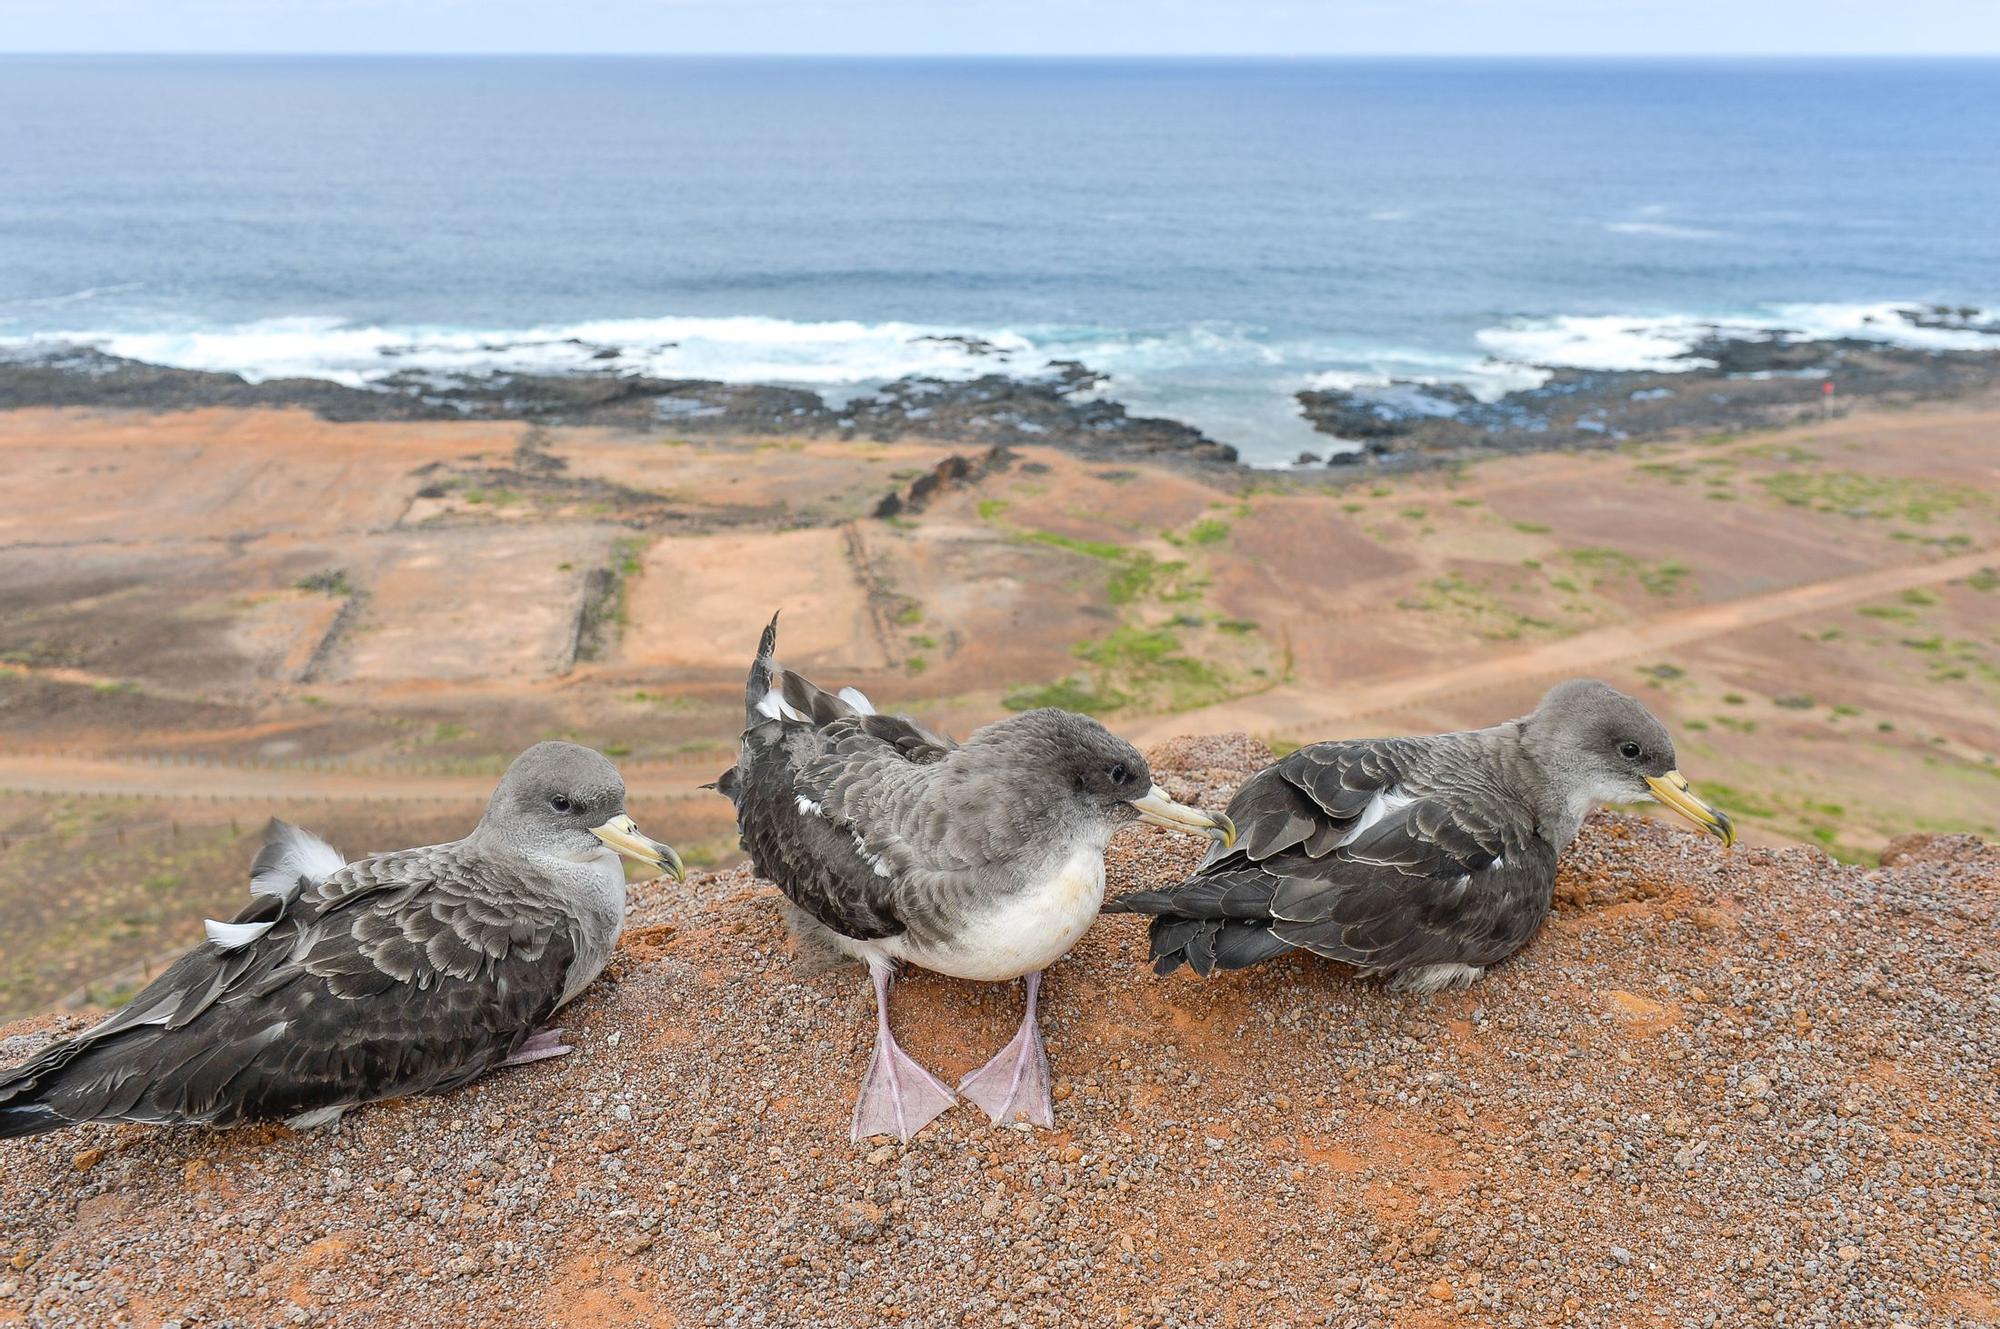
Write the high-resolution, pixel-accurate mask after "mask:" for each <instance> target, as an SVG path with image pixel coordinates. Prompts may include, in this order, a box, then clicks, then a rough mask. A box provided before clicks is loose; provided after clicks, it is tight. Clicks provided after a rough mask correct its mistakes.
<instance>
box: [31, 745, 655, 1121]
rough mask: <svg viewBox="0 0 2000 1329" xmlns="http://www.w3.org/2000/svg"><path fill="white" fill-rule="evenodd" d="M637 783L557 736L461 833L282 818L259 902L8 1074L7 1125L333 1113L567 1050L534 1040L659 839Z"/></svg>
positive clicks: (520, 761) (600, 945) (531, 755)
mask: <svg viewBox="0 0 2000 1329" xmlns="http://www.w3.org/2000/svg"><path fill="white" fill-rule="evenodd" d="M624 800H625V788H624V784H623V782H622V781H621V780H620V779H619V777H618V772H617V770H616V769H615V768H614V767H613V766H612V765H611V763H610V762H608V761H606V760H605V759H604V758H603V757H601V756H599V755H598V754H597V753H595V752H592V751H590V750H589V749H587V748H581V747H578V746H576V745H575V744H570V743H542V744H538V745H536V746H535V747H532V748H530V749H528V751H527V752H525V753H523V754H522V755H521V756H520V757H519V758H517V759H516V760H515V762H514V764H513V765H512V766H511V767H509V768H508V771H507V774H506V776H505V778H504V779H503V780H502V781H501V782H500V786H499V788H498V789H496V790H495V791H494V794H493V797H492V800H491V802H490V803H489V804H488V807H487V811H486V815H485V816H484V818H482V819H481V821H480V823H479V826H478V827H477V828H476V829H475V830H474V831H473V832H472V834H471V835H469V836H467V837H466V838H465V839H463V840H459V841H455V842H453V843H451V844H442V845H432V846H429V847H427V848H421V849H405V850H402V851H400V852H396V853H390V854H382V855H378V856H376V857H373V858H367V859H363V860H361V861H360V862H356V863H350V864H345V865H343V864H342V862H341V860H340V856H339V855H338V854H335V853H334V852H333V851H332V850H331V849H329V848H328V847H327V846H326V845H325V844H324V843H322V842H321V841H319V840H317V839H315V838H314V837H312V836H310V835H307V834H306V833H305V832H303V831H300V830H299V829H298V828H296V827H294V826H290V825H287V824H286V823H284V822H280V821H274V822H272V823H271V826H270V828H269V830H268V831H267V832H266V836H265V845H264V848H263V849H262V851H261V852H260V853H259V854H258V855H257V860H256V863H255V865H254V866H253V868H252V890H253V898H252V900H251V903H250V905H249V906H248V907H247V908H245V909H244V910H243V912H242V913H240V914H238V915H237V916H236V918H235V919H234V920H233V921H232V922H230V923H227V924H220V923H211V924H210V925H209V933H210V940H209V941H207V942H205V943H203V944H202V945H200V946H198V947H196V948H195V949H194V950H192V951H190V952H188V953H187V954H186V955H184V956H182V957H181V958H180V959H179V960H178V961H176V962H175V964H174V965H173V966H172V967H171V968H170V969H168V970H167V971H166V972H165V973H164V974H162V975H161V976H160V977H159V978H157V979H155V980H154V981H153V982H152V983H150V984H148V985H147V987H146V988H145V989H144V990H143V991H142V992H140V993H139V995H138V996H136V997H134V998H133V999H132V1001H131V1002H130V1003H129V1004H127V1005H126V1006H125V1007H124V1008H123V1009H121V1010H119V1011H118V1012H116V1013H115V1014H113V1015H112V1016H111V1017H110V1018H109V1019H106V1020H105V1021H103V1022H102V1023H101V1024H99V1025H97V1026H95V1027H94V1028H92V1029H90V1030H88V1031H86V1032H84V1033H83V1034H80V1035H78V1036H77V1037H75V1038H72V1039H68V1040H65V1041H64V1042H61V1043H58V1044H56V1045H54V1046H52V1047H50V1048H48V1049H47V1050H45V1051H44V1052H43V1053H42V1054H41V1055H40V1056H38V1057H36V1058H35V1059H34V1060H33V1061H31V1062H29V1063H28V1064H27V1065H25V1066H22V1067H19V1068H17V1069H15V1070H13V1071H11V1072H7V1073H5V1074H4V1075H0V1136H8V1135H27V1134H34V1133H36V1132H38V1131H43V1130H53V1129H55V1128H57V1127H60V1126H64V1125H69V1124H71V1123H74V1122H80V1121H92V1120H116V1121H147V1122H195V1123H202V1124H207V1125H215V1126H226V1125H231V1124H233V1123H236V1122H240V1121H248V1120H258V1119H274V1118H277V1119H292V1120H300V1119H303V1120H304V1121H306V1122H318V1121H322V1120H329V1119H331V1118H333V1117H337V1116H338V1114H339V1113H340V1112H341V1111H342V1110H344V1109H346V1108H348V1107H352V1106H354V1105H356V1104H359V1103H365V1102H372V1101H376V1100H379V1099H384V1098H398V1097H404V1096H407V1095H411V1094H422V1093H432V1092H436V1091H439V1090H444V1089H450V1088H454V1087H456V1086H458V1085H461V1084H464V1083H466V1082H467V1081H470V1080H472V1079H475V1078H477V1077H478V1076H480V1075H483V1074H485V1073H486V1072H487V1071H489V1070H491V1069H493V1068H494V1067H496V1066H499V1065H502V1064H503V1063H505V1062H507V1061H508V1060H509V1058H510V1057H512V1058H517V1059H518V1058H519V1057H520V1056H521V1054H523V1052H524V1050H525V1051H526V1053H527V1055H528V1056H540V1055H553V1054H554V1052H555V1051H556V1050H557V1049H556V1047H555V1045H554V1044H553V1042H552V1040H549V1039H542V1040H541V1041H538V1042H535V1043H533V1044H532V1045H531V1044H530V1037H531V1035H533V1034H534V1032H535V1030H536V1028H537V1026H538V1025H540V1024H541V1022H542V1021H544V1020H546V1019H547V1018H548V1017H549V1016H550V1015H551V1014H553V1013H554V1012H555V1011H556V1010H557V1008H559V1007H560V1006H561V1005H562V1004H563V1003H564V1002H566V1001H568V1000H569V999H570V998H571V997H573V996H575V995H576V993H577V992H578V991H580V990H581V989H582V988H583V986H584V985H585V984H586V983H588V982H589V981H590V980H591V979H592V978H594V977H596V975H597V973H598V971H599V970H600V969H602V968H603V966H604V962H605V961H606V959H608V958H609V956H610V953H611V947H612V944H613V942H614V941H615V940H616V938H617V935H618V930H619V927H620V924H621V922H622V920H623V915H624V872H623V869H622V867H620V865H619V861H618V858H617V853H614V849H613V842H614V841H619V842H620V843H619V844H618V852H625V853H631V854H633V855H634V856H643V855H645V854H646V853H647V850H646V848H645V847H646V846H649V845H651V842H647V841H643V840H641V839H640V838H639V837H637V836H636V834H635V833H634V832H633V829H632V828H631V827H630V821H629V819H626V818H625V817H624ZM607 828H608V829H607ZM628 841H629V843H628ZM651 849H652V850H653V851H655V852H652V853H651V854H650V856H649V857H648V861H651V862H654V863H656V864H660V865H663V866H664V865H672V866H675V867H677V866H678V860H677V859H675V858H674V857H673V855H672V853H671V851H670V850H667V849H666V847H665V846H651Z"/></svg>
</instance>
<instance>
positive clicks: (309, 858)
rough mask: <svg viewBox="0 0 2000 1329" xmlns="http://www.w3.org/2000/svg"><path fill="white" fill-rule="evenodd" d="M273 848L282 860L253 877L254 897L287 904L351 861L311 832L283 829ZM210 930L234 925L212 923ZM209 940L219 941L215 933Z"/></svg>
mask: <svg viewBox="0 0 2000 1329" xmlns="http://www.w3.org/2000/svg"><path fill="white" fill-rule="evenodd" d="M271 847H275V848H276V849H277V850H278V856H277V858H276V859H274V860H273V861H272V862H270V863H268V864H266V865H265V866H264V867H263V869H262V870H260V871H258V872H257V873H255V874H254V875H252V876H251V878H250V893H251V894H252V895H275V896H277V897H278V898H279V899H280V900H283V901H284V902H285V903H286V904H290V903H291V902H292V901H293V900H296V899H298V898H299V891H300V890H301V889H302V888H304V887H306V886H317V885H319V884H320V883H321V882H323V881H325V880H326V879H327V878H328V877H331V876H332V875H333V874H334V873H336V872H338V871H340V870H341V869H342V868H344V867H346V866H347V860H346V859H344V858H342V857H341V856H340V851H339V850H337V849H335V848H334V847H333V846H332V845H330V844H328V843H327V842H326V841H324V840H322V839H320V838H319V837H318V836H317V835H314V834H313V833H312V832H311V831H302V830H300V829H299V828H298V827H296V826H285V827H283V828H281V829H280V831H279V832H278V835H277V837H276V838H274V839H272V841H271V842H270V844H269V845H267V846H266V848H271ZM209 926H210V927H211V928H215V927H223V926H233V925H226V924H219V923H211V924H210V925H209ZM245 926H249V925H248V924H246V925H245ZM264 926H266V927H268V926H270V925H269V924H265V925H264ZM209 936H210V938H211V939H212V940H213V939H215V934H214V933H213V932H212V931H211V932H210V933H209ZM238 944H239V945H240V944H241V943H238Z"/></svg>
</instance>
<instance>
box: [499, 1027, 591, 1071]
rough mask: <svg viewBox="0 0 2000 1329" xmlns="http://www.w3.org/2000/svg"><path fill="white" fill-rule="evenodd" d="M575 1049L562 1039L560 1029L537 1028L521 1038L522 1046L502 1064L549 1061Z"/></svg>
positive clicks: (517, 1064)
mask: <svg viewBox="0 0 2000 1329" xmlns="http://www.w3.org/2000/svg"><path fill="white" fill-rule="evenodd" d="M572 1050H573V1049H571V1047H570V1046H569V1044H567V1043H565V1042H563V1041H562V1030H560V1029H537V1030H536V1031H535V1032H534V1033H532V1034H529V1035H528V1036H527V1037H526V1038H524V1039H522V1040H521V1046H519V1047H517V1048H515V1049H514V1050H513V1051H512V1052H511V1053H509V1054H508V1056H507V1060H505V1061H503V1062H501V1063H500V1064H501V1065H502V1066H526V1065H527V1064H528V1063H529V1062H531V1061H547V1060H548V1059H549V1058H550V1057H560V1056H562V1055H563V1054H564V1053H567V1052H570V1051H572Z"/></svg>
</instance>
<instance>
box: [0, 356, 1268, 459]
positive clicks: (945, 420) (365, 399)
mask: <svg viewBox="0 0 2000 1329" xmlns="http://www.w3.org/2000/svg"><path fill="white" fill-rule="evenodd" d="M1103 381H1104V378H1103V375H1101V374H1097V373H1094V372H1093V371H1091V370H1090V369H1088V368H1086V367H1084V366H1083V365H1080V364H1077V363H1075V362H1073V361H1056V362H1053V363H1051V364H1050V365H1049V366H1048V367H1047V368H1046V369H1045V370H1043V371H1042V372H1041V373H1038V374H1033V375H1028V376H1022V377H1015V376H1010V375H1007V374H986V375H982V376H980V377H979V378H975V379H972V380H970V381H957V380H950V379H938V378H924V377H912V378H903V379H898V380H896V381H895V382H893V383H889V384H887V385H885V386H883V387H882V388H879V389H877V390H876V391H874V392H871V393H866V394H863V395H861V396H858V397H856V398H854V399H853V400H852V401H850V402H848V403H847V405H846V406H845V407H844V408H843V409H839V410H836V409H835V408H833V407H832V406H830V405H828V404H827V402H826V400H825V399H824V398H822V397H821V396H820V395H819V394H818V393H816V392H810V391H807V390H805V389H803V388H787V387H773V386H769V385H764V384H743V383H717V382H712V381H710V380H706V379H665V378H654V377H651V376H649V375H645V374H621V373H618V372H616V371H615V370H613V369H608V368H607V369H605V370H603V371H599V372H590V373H576V374H516V373H499V372H495V373H481V374H439V373H435V372H426V371H422V370H415V369H406V370H402V371H399V372H397V373H394V374H390V375H388V376H386V377H384V378H382V379H380V380H377V381H375V382H373V383H371V384H370V385H369V386H368V387H366V388H350V387H345V386H342V385H341V384H338V383H329V382H325V381H323V380H319V379H272V380H268V381H266V382H263V383H251V382H249V381H247V380H246V379H244V378H242V377H241V376H240V375H237V374H220V373H210V372H205V371H201V370H191V369H170V368H166V367H163V366H159V365H149V364H144V363H142V362H140V361H137V360H125V359H120V358H119V357H117V356H111V355H106V354H104V353H103V352H101V351H97V350H93V349H90V348H87V347H62V348H57V349H53V350H49V351H44V352H39V353H37V354H35V355H32V356H15V357H14V358H11V359H0V410H10V409H19V408H24V407H33V406H65V407H67V406H81V407H107V408H112V409H121V410H145V411H170V410H189V409H194V408H197V407H205V406H272V407H283V406H295V407H302V408H304V409H306V410H310V411H313V412H315V413H316V414H318V415H320V416H322V417H324V418H326V419H329V420H440V419H442V420H449V419H518V420H526V421H530V422H532V423H536V424H569V425H579V424H596V425H617V426H623V427H625V428H632V429H654V428H660V429H672V430H674V431H675V432H677V433H688V434H692V433H710V434H809V435H810V434H835V433H837V434H841V435H843V436H846V435H855V434H859V435H864V436H866V437H869V438H874V439H880V440H888V439H895V438H928V439H937V440H939V441H941V442H946V443H954V442H965V443H974V444H978V445H981V446H985V447H992V446H995V445H998V444H1005V443H1014V444H1027V443H1041V444H1047V445H1049V446H1052V447H1059V448H1065V449H1068V450H1070V451H1073V452H1080V453H1084V454H1086V455H1089V456H1124V455H1144V456H1154V457H1171V458H1181V459H1185V460H1190V461H1198V462H1206V463H1217V464H1229V463H1233V462H1234V461H1235V460H1236V449H1234V448H1232V447H1230V446H1228V445H1227V444H1224V443H1218V442H1217V441H1215V440H1214V439H1212V438H1209V437H1208V436H1207V435H1205V434H1203V433H1202V432H1201V431H1200V430H1198V429H1195V428H1193V427H1192V426H1189V425H1185V424H1182V423H1180V422H1179V421H1177V420H1165V419H1159V418H1156V417H1152V416H1135V415H1132V414H1130V413H1129V412H1128V411H1127V410H1126V409H1125V407H1124V406H1122V405H1120V404H1119V403H1118V402H1115V401H1110V400H1107V399H1105V398H1102V397H1099V396H1096V395H1095V394H1094V391H1093V390H1094V389H1095V388H1097V387H1098V386H1099V385H1100V384H1101V383H1102V382H1103Z"/></svg>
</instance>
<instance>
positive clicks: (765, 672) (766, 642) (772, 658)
mask: <svg viewBox="0 0 2000 1329" xmlns="http://www.w3.org/2000/svg"><path fill="white" fill-rule="evenodd" d="M777 652H778V615H777V614H775V613H774V614H772V615H771V621H770V622H769V623H767V624H765V626H764V635H763V636H762V637H759V638H758V639H757V658H756V659H755V660H752V661H751V662H750V677H749V678H748V679H747V680H746V681H745V682H744V684H743V723H744V725H745V726H746V727H748V726H751V725H754V724H756V723H757V722H758V720H759V719H761V718H763V713H762V712H761V711H759V710H758V709H757V708H758V706H759V704H761V703H762V702H763V700H764V698H765V697H767V696H769V695H770V692H771V680H772V679H773V678H775V677H776V676H777V673H778V660H777Z"/></svg>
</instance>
